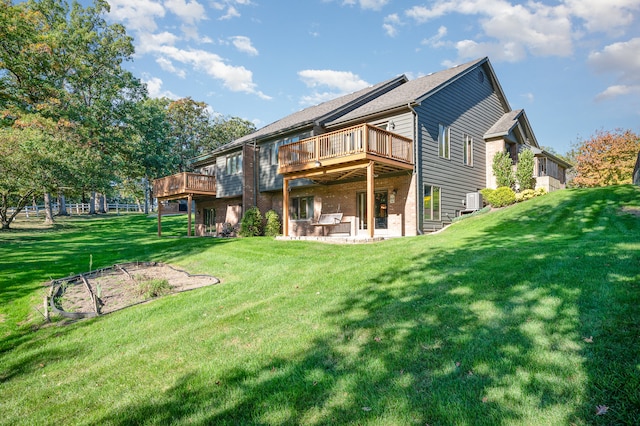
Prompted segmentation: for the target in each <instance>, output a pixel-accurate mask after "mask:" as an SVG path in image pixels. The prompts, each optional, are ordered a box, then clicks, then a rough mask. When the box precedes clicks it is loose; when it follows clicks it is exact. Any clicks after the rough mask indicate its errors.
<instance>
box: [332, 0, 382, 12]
mask: <svg viewBox="0 0 640 426" xmlns="http://www.w3.org/2000/svg"><path fill="white" fill-rule="evenodd" d="M387 3H389V0H344V1H343V2H342V4H346V5H348V6H353V5H355V4H359V5H360V7H361V8H362V9H371V10H380V9H382V7H383V6H384V5H386V4H387Z"/></svg>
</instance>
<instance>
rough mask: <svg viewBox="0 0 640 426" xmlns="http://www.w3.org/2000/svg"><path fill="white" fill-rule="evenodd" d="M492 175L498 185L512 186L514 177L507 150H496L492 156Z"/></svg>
mask: <svg viewBox="0 0 640 426" xmlns="http://www.w3.org/2000/svg"><path fill="white" fill-rule="evenodd" d="M492 168H493V175H494V176H495V177H496V184H497V186H498V187H501V186H506V187H509V188H511V187H513V185H514V183H515V177H514V175H513V160H511V156H510V155H509V153H508V152H506V151H502V152H497V153H496V155H495V156H494V157H493V165H492Z"/></svg>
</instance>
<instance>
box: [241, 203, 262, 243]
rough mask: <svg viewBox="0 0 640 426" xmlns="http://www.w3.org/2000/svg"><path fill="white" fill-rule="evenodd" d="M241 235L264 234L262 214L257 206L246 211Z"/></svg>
mask: <svg viewBox="0 0 640 426" xmlns="http://www.w3.org/2000/svg"><path fill="white" fill-rule="evenodd" d="M239 235H240V236H241V237H258V236H260V235H262V215H261V214H260V210H259V209H258V208H257V207H251V208H250V209H249V210H247V211H246V212H244V215H243V216H242V221H241V222H240V232H239Z"/></svg>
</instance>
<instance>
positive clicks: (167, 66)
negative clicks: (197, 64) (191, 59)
mask: <svg viewBox="0 0 640 426" xmlns="http://www.w3.org/2000/svg"><path fill="white" fill-rule="evenodd" d="M156 63H157V64H158V65H160V68H162V69H163V70H165V71H167V72H170V73H172V74H175V75H177V76H178V77H180V78H185V77H186V76H187V72H186V71H185V70H184V69H180V68H176V67H175V66H174V65H173V62H171V61H170V60H169V59H167V58H165V57H160V58H156Z"/></svg>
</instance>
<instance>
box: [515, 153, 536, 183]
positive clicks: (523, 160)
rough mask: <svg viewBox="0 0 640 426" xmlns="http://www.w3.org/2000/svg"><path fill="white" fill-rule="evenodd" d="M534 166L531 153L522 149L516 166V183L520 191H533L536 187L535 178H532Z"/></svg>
mask: <svg viewBox="0 0 640 426" xmlns="http://www.w3.org/2000/svg"><path fill="white" fill-rule="evenodd" d="M534 164H535V160H534V155H533V151H531V150H530V149H523V150H522V151H521V152H520V154H518V164H517V166H516V181H517V182H518V186H519V189H520V191H525V190H529V189H531V190H533V188H534V187H535V186H536V178H534V177H533V167H534Z"/></svg>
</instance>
